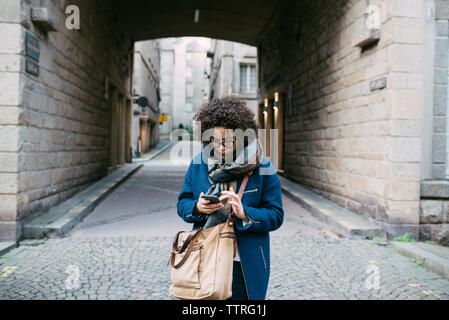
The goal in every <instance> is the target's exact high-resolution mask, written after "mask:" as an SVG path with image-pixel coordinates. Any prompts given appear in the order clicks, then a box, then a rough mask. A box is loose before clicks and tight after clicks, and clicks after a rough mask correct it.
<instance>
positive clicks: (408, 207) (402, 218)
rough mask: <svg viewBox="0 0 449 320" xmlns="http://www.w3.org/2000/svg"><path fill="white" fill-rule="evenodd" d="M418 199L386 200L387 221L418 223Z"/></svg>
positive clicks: (393, 222)
mask: <svg viewBox="0 0 449 320" xmlns="http://www.w3.org/2000/svg"><path fill="white" fill-rule="evenodd" d="M419 205H420V204H419V201H387V202H386V211H387V215H388V223H391V224H419Z"/></svg>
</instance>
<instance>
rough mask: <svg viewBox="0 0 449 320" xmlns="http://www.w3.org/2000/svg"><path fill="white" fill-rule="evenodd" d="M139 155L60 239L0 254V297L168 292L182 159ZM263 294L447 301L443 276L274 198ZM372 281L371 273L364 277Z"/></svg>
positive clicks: (155, 295) (164, 295)
mask: <svg viewBox="0 0 449 320" xmlns="http://www.w3.org/2000/svg"><path fill="white" fill-rule="evenodd" d="M169 158H170V149H167V150H166V151H164V152H163V153H162V154H160V155H159V156H157V157H155V158H153V159H152V160H150V161H148V162H146V163H145V165H144V167H142V168H141V169H140V170H138V171H137V172H136V173H135V174H134V175H132V176H131V177H130V178H129V179H128V180H127V181H125V182H124V183H123V184H122V185H120V186H119V187H118V188H117V189H116V190H115V191H114V192H113V193H112V194H111V195H110V196H109V197H108V198H107V199H105V200H104V201H103V202H102V203H101V204H100V205H98V206H97V207H96V208H95V210H94V211H93V212H92V213H91V214H90V215H89V216H87V217H86V218H85V219H84V221H83V222H81V223H80V224H79V225H78V226H77V227H76V228H75V229H74V230H73V231H72V232H71V233H70V234H69V235H68V236H67V237H65V238H56V239H47V240H24V241H21V242H20V243H19V247H17V248H15V249H13V250H12V251H10V252H8V253H7V254H5V255H3V256H0V299H174V298H173V297H172V296H170V294H169V293H168V287H169V271H170V269H169V267H167V266H166V264H167V259H168V255H169V250H170V244H171V241H172V237H173V235H174V234H175V232H176V231H178V230H189V229H190V228H191V226H190V225H189V224H187V223H184V222H183V221H182V220H181V219H180V218H179V217H178V216H177V213H176V199H177V195H178V194H179V192H180V190H181V188H182V183H183V179H184V173H185V172H186V170H187V165H188V163H189V160H188V159H185V161H184V162H183V163H179V164H173V163H170V161H169ZM283 205H284V209H285V220H284V224H283V226H282V227H281V228H280V229H279V230H277V231H275V232H273V233H272V237H271V275H270V283H269V288H268V293H267V299H449V281H447V280H445V279H443V278H441V277H439V276H438V275H436V274H435V273H432V272H430V271H428V270H427V269H425V268H423V267H421V266H420V265H418V264H417V263H415V262H413V261H411V260H410V259H408V258H405V257H403V256H401V255H399V254H397V253H396V252H395V250H393V249H392V248H390V247H383V246H380V245H378V244H376V243H374V242H373V241H369V240H352V239H347V238H342V237H341V235H339V234H337V233H336V232H334V231H333V230H332V229H331V228H329V227H328V226H327V225H326V224H324V223H322V222H320V221H318V220H317V219H315V218H314V217H313V216H312V215H311V214H310V213H309V212H308V211H307V210H305V209H304V208H302V207H301V206H300V205H298V204H297V203H296V202H294V201H293V200H291V199H290V198H288V197H287V196H285V195H284V196H283ZM373 279H374V280H373Z"/></svg>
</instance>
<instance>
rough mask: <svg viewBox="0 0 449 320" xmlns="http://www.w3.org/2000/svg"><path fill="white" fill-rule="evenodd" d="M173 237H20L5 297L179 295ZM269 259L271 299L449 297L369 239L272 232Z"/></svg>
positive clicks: (0, 283) (448, 290) (5, 276)
mask: <svg viewBox="0 0 449 320" xmlns="http://www.w3.org/2000/svg"><path fill="white" fill-rule="evenodd" d="M170 243H171V237H142V236H140V237H123V238H98V237H96V238H82V239H80V238H78V239H74V238H63V239H49V240H46V241H41V242H39V241H37V243H34V241H27V242H22V244H21V245H20V247H18V248H16V249H14V250H12V251H10V252H9V253H8V254H6V255H4V256H2V257H1V259H0V270H1V274H0V299H155V300H159V299H173V297H171V296H170V295H169V294H168V287H169V268H168V267H166V263H167V259H168V252H169V248H170ZM271 259H272V265H271V277H270V284H269V289H268V294H267V298H268V299H331V300H333V299H445V300H447V299H449V281H447V280H445V279H442V278H441V277H439V276H438V275H436V274H434V273H433V272H431V271H428V270H427V269H425V268H423V267H421V266H419V265H418V264H416V263H414V262H412V261H411V260H410V259H408V258H405V257H403V256H400V255H399V254H397V253H395V252H394V251H393V250H392V249H390V248H388V247H381V246H378V245H377V244H375V243H372V242H371V241H366V240H349V239H327V240H326V239H320V240H310V239H309V240H306V239H303V238H300V237H295V236H293V237H283V236H273V237H272V240H271ZM369 266H375V268H376V267H377V268H378V275H379V288H378V289H376V288H372V289H369V288H370V285H371V287H372V286H373V285H374V286H375V284H376V283H375V281H370V279H369V277H370V276H372V275H373V271H370V272H369V273H367V270H370V269H369ZM77 270H79V287H78V286H77V285H78V284H77V283H76V281H74V279H75V278H73V276H76V273H77ZM373 270H374V269H373Z"/></svg>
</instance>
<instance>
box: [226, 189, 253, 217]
mask: <svg viewBox="0 0 449 320" xmlns="http://www.w3.org/2000/svg"><path fill="white" fill-rule="evenodd" d="M221 194H222V195H221V196H220V201H223V200H224V199H229V200H228V202H229V203H230V204H231V206H232V213H233V214H234V215H235V216H236V217H237V218H239V219H242V220H243V221H245V222H249V219H248V217H247V216H246V213H245V209H243V205H242V200H241V199H240V197H239V195H238V194H236V193H235V192H234V190H233V189H232V187H231V188H230V189H229V191H222V192H221Z"/></svg>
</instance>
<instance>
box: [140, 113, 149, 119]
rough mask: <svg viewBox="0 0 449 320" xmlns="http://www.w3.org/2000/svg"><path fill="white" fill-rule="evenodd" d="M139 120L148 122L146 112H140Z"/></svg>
mask: <svg viewBox="0 0 449 320" xmlns="http://www.w3.org/2000/svg"><path fill="white" fill-rule="evenodd" d="M140 120H148V112H142V113H141V114H140Z"/></svg>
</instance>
